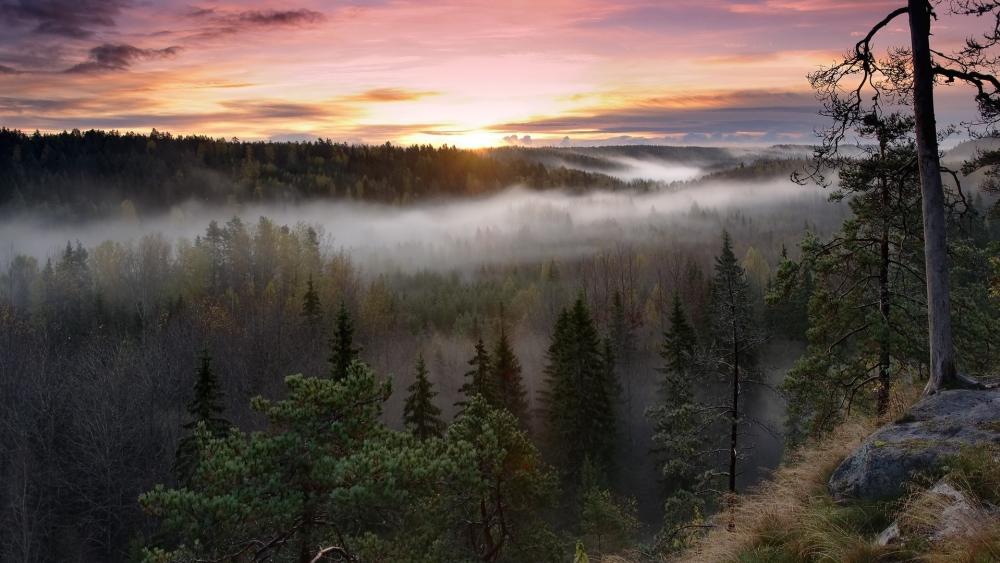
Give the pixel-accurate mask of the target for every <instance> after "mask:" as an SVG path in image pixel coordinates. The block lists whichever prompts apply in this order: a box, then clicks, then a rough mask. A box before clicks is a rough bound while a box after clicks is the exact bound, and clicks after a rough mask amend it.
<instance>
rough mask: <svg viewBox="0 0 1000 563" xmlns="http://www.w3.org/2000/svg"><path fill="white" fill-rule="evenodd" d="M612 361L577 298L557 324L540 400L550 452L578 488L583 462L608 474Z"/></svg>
mask: <svg viewBox="0 0 1000 563" xmlns="http://www.w3.org/2000/svg"><path fill="white" fill-rule="evenodd" d="M612 356H613V354H612V353H611V346H610V345H608V342H607V341H606V340H605V341H602V339H601V338H600V337H599V335H598V333H597V329H596V328H595V326H594V321H593V319H592V318H591V316H590V311H589V310H588V309H587V305H586V304H585V303H584V301H583V298H582V297H579V298H577V300H576V302H575V303H574V304H573V307H572V308H570V309H564V310H563V311H562V313H560V315H559V318H558V320H557V321H556V326H555V329H554V331H553V334H552V341H551V344H550V345H549V350H548V364H547V365H546V368H545V375H546V390H545V392H544V394H543V397H542V400H543V408H544V414H545V423H546V437H547V440H548V442H549V449H550V451H551V452H552V455H553V457H554V458H555V460H556V462H557V464H558V465H559V466H560V467H561V468H562V470H563V474H564V476H565V477H566V478H567V480H568V482H569V483H573V484H575V483H577V482H578V479H577V477H578V475H577V474H578V472H579V469H580V467H581V466H582V464H583V461H584V459H585V458H589V459H590V460H591V461H592V462H593V463H594V465H595V466H596V467H597V468H598V469H599V470H600V471H602V472H604V473H608V472H610V469H611V468H612V460H613V455H614V446H615V441H616V440H615V432H616V427H615V399H616V398H617V394H618V384H617V381H616V380H615V378H614V369H613V367H612V366H613V363H612V361H613V360H612Z"/></svg>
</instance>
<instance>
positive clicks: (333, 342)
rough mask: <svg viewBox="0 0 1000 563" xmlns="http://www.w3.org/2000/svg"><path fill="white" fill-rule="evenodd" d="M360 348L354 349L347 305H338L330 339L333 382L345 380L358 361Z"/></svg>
mask: <svg viewBox="0 0 1000 563" xmlns="http://www.w3.org/2000/svg"><path fill="white" fill-rule="evenodd" d="M360 352H361V349H360V348H355V347H354V323H353V321H351V314H350V313H349V312H348V311H347V305H345V304H344V303H343V302H341V304H340V310H339V311H337V323H336V325H335V326H334V329H333V338H331V339H330V357H329V359H328V361H329V362H330V377H332V378H333V379H335V380H338V381H339V380H343V379H346V378H347V376H348V373H349V372H350V368H351V365H352V364H353V363H354V362H355V361H356V360H357V359H358V354H359V353H360Z"/></svg>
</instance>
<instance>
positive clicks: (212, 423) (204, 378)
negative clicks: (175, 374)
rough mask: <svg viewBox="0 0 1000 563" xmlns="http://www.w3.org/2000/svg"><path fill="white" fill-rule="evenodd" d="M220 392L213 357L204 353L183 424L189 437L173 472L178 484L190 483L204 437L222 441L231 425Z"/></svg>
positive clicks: (183, 444) (185, 438)
mask: <svg viewBox="0 0 1000 563" xmlns="http://www.w3.org/2000/svg"><path fill="white" fill-rule="evenodd" d="M221 403H222V392H221V391H220V390H219V381H218V378H217V377H216V375H215V372H214V371H212V357H211V356H210V355H209V353H208V350H207V349H206V350H203V351H202V352H201V355H200V356H199V358H198V372H197V375H196V376H195V384H194V397H193V398H192V399H191V402H190V403H188V407H187V411H188V415H189V416H190V417H191V420H190V421H189V422H187V423H185V424H184V429H185V430H187V432H188V435H187V436H185V437H184V438H182V439H181V441H180V443H179V444H178V445H177V454H176V456H175V461H174V473H175V474H176V475H177V479H178V480H179V481H180V482H181V483H185V484H186V483H190V481H191V478H192V476H193V475H194V473H195V471H196V470H197V468H198V464H199V462H200V458H201V446H202V441H203V440H204V439H205V438H206V437H207V438H216V439H218V438H222V437H224V436H225V435H226V433H227V432H228V431H229V429H230V427H231V426H232V425H231V424H230V423H229V421H227V420H226V419H225V418H223V417H222V416H221V415H222V412H223V407H222V404H221Z"/></svg>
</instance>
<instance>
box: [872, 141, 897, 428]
mask: <svg viewBox="0 0 1000 563" xmlns="http://www.w3.org/2000/svg"><path fill="white" fill-rule="evenodd" d="M885 144H886V142H885V139H884V138H883V139H882V142H881V154H882V157H883V159H884V158H885V153H886V147H885ZM883 162H884V161H883ZM883 166H884V164H883ZM879 181H880V183H881V193H880V194H879V196H880V198H881V207H882V233H881V240H880V241H879V267H878V313H879V337H878V348H879V358H878V394H877V398H876V403H875V404H876V412H877V413H878V415H879V416H880V417H881V416H885V413H886V412H888V410H889V390H890V389H891V387H892V381H891V380H890V372H889V357H890V356H889V314H890V312H891V310H890V307H891V304H890V302H889V204H890V199H891V198H890V195H889V182H890V179H889V178H888V177H886V175H885V174H883V175H882V177H881V178H880V180H879ZM866 375H867V374H866Z"/></svg>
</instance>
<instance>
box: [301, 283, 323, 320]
mask: <svg viewBox="0 0 1000 563" xmlns="http://www.w3.org/2000/svg"><path fill="white" fill-rule="evenodd" d="M302 318H303V319H305V322H306V325H308V326H309V328H310V329H312V330H317V329H319V327H320V324H321V323H322V320H323V310H322V309H321V308H320V304H319V293H317V292H316V286H315V285H314V284H313V278H312V275H310V276H309V279H308V280H307V281H306V292H305V294H304V295H303V296H302Z"/></svg>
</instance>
